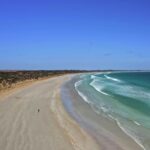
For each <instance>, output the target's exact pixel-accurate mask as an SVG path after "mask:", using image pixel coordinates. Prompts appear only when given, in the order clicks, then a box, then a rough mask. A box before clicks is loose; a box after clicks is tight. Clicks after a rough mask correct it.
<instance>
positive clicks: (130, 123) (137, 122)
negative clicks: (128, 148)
mask: <svg viewBox="0 0 150 150" xmlns="http://www.w3.org/2000/svg"><path fill="white" fill-rule="evenodd" d="M75 87H76V90H77V92H78V93H79V95H80V96H81V97H82V99H83V100H84V101H85V102H87V103H88V104H89V105H90V106H91V108H92V109H93V110H94V111H95V112H96V113H98V114H99V115H103V116H104V117H108V118H109V119H110V118H111V119H113V120H115V121H116V123H117V124H118V126H119V127H120V128H121V129H122V130H123V131H124V132H125V133H126V134H128V135H129V136H130V137H131V138H133V139H134V140H135V142H137V143H138V144H139V145H140V146H141V147H142V148H143V149H146V150H149V149H150V72H112V73H100V74H98V73H97V74H87V75H82V76H81V77H80V81H78V82H76V83H75Z"/></svg>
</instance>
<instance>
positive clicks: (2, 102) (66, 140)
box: [0, 76, 99, 150]
mask: <svg viewBox="0 0 150 150" xmlns="http://www.w3.org/2000/svg"><path fill="white" fill-rule="evenodd" d="M68 78H69V76H62V77H57V78H52V79H48V80H44V81H40V82H38V83H34V84H32V85H30V86H27V87H26V88H22V89H19V90H16V91H15V92H13V93H11V94H10V95H9V96H5V97H0V150H71V149H81V150H82V149H86V150H91V149H93V148H94V150H96V149H99V148H98V146H97V144H96V143H95V142H94V141H93V139H92V138H91V137H89V136H88V135H87V134H86V133H85V132H84V131H83V130H82V129H81V128H80V127H79V126H78V125H77V124H76V123H75V122H74V121H73V120H72V119H71V118H70V117H69V115H68V114H67V113H66V111H65V110H64V108H63V106H62V103H61V101H60V95H59V94H60V85H61V84H62V83H63V82H64V81H65V80H67V79H68ZM38 109H40V112H38Z"/></svg>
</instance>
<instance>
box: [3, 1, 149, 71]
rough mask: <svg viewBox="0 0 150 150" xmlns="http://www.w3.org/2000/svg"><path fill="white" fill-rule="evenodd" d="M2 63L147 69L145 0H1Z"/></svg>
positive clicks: (10, 66) (22, 66) (14, 66)
mask: <svg viewBox="0 0 150 150" xmlns="http://www.w3.org/2000/svg"><path fill="white" fill-rule="evenodd" d="M0 69H8V70H9V69H15V70H16V69H21V70H22V69H27V70H28V69H35V70H37V69H143V70H145V69H148V70H150V1H149V0H1V1H0Z"/></svg>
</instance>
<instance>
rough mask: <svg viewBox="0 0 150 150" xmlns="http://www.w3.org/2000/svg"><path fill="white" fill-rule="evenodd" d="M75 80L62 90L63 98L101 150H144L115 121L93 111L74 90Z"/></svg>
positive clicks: (68, 109)
mask: <svg viewBox="0 0 150 150" xmlns="http://www.w3.org/2000/svg"><path fill="white" fill-rule="evenodd" d="M77 80H78V78H75V79H73V80H71V81H69V82H68V83H67V84H65V85H64V87H63V88H62V98H63V103H64V106H65V107H66V110H67V111H68V113H69V114H70V115H71V116H72V117H73V118H74V119H75V120H76V121H77V122H78V123H79V124H80V126H81V127H82V128H83V129H85V131H86V132H87V133H89V134H90V135H91V136H92V137H93V139H95V141H96V142H97V143H98V144H99V146H100V148H101V150H143V148H141V147H140V146H139V145H138V144H137V143H136V142H135V141H134V140H133V139H132V138H131V137H129V136H128V135H127V134H125V133H124V132H123V131H122V130H121V129H120V128H119V127H118V125H117V123H116V122H115V121H114V120H111V119H108V118H105V117H104V116H102V115H101V114H97V113H95V112H94V111H93V109H92V107H91V106H90V105H89V104H87V103H86V102H84V100H83V99H82V98H81V97H80V96H79V95H78V93H77V92H76V90H75V88H74V83H75V82H76V81H77Z"/></svg>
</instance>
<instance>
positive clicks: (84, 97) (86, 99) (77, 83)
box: [75, 80, 90, 103]
mask: <svg viewBox="0 0 150 150" xmlns="http://www.w3.org/2000/svg"><path fill="white" fill-rule="evenodd" d="M81 83H82V80H80V81H78V82H76V83H75V89H76V91H77V93H78V94H79V96H80V97H81V98H82V99H83V100H84V101H85V102H87V103H90V101H89V100H88V98H87V97H86V96H85V95H84V94H83V93H82V92H80V91H79V90H78V86H79V85H80V84H81Z"/></svg>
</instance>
